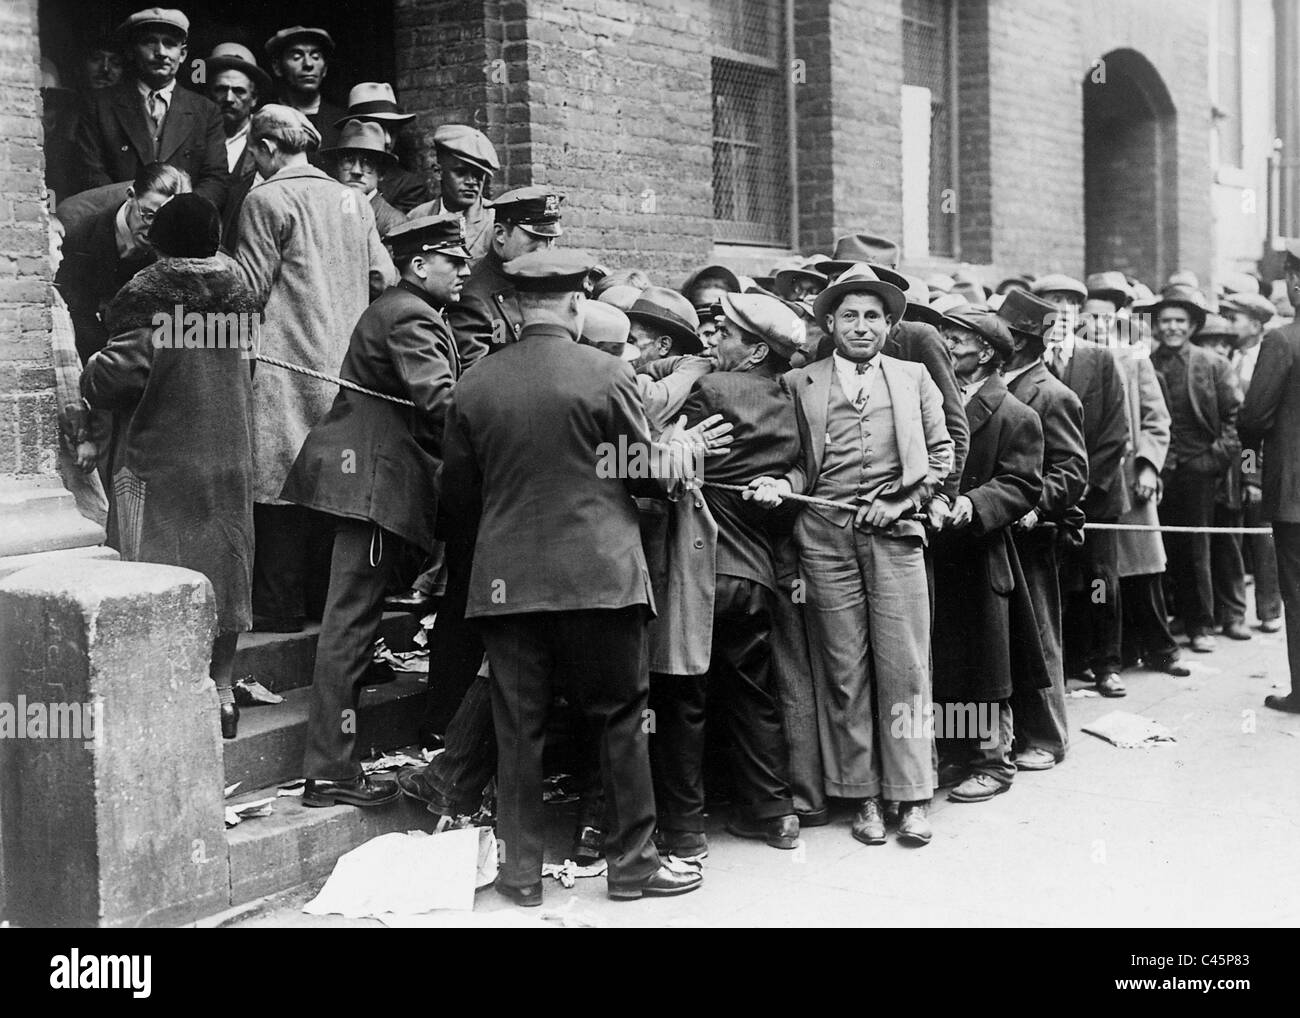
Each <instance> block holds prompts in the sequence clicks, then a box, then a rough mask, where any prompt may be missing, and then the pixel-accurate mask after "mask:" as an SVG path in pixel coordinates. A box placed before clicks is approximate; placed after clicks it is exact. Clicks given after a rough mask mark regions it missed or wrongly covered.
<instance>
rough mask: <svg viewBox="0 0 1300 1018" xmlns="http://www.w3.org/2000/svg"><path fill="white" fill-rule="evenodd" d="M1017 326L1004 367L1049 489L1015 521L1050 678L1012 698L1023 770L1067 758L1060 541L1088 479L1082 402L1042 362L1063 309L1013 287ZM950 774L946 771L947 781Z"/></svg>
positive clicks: (1004, 308) (1011, 318) (1071, 535)
mask: <svg viewBox="0 0 1300 1018" xmlns="http://www.w3.org/2000/svg"><path fill="white" fill-rule="evenodd" d="M997 314H998V317H999V318H1001V319H1002V320H1003V321H1004V322H1005V323H1006V325H1007V328H1008V329H1010V331H1011V339H1012V343H1013V350H1012V355H1011V358H1010V359H1009V360H1008V362H1007V365H1006V367H1005V368H1004V369H1003V373H1002V378H1003V381H1004V382H1005V383H1006V386H1007V390H1008V391H1009V392H1010V393H1011V395H1013V396H1015V397H1016V399H1018V400H1020V402H1022V403H1024V404H1025V405H1026V406H1027V407H1029V409H1031V410H1033V411H1034V413H1036V414H1038V419H1039V422H1040V423H1041V425H1042V429H1043V470H1042V477H1043V489H1042V493H1041V494H1040V495H1039V498H1038V504H1037V505H1036V506H1034V508H1033V509H1031V510H1030V511H1029V512H1027V513H1025V515H1024V516H1022V517H1021V518H1020V519H1019V520H1017V521H1016V522H1015V524H1014V540H1015V545H1016V553H1017V554H1018V555H1019V557H1020V566H1021V569H1022V570H1023V572H1024V575H1025V582H1026V584H1027V585H1028V587H1029V589H1030V591H1031V592H1032V593H1033V602H1034V618H1035V621H1036V622H1037V624H1038V637H1039V641H1038V642H1039V646H1040V648H1041V650H1042V654H1043V667H1044V669H1045V670H1046V672H1047V676H1048V678H1049V679H1050V680H1051V685H1050V686H1049V687H1048V688H1046V689H1042V690H1037V691H1035V692H1030V693H1024V694H1022V693H1020V692H1019V691H1015V693H1014V695H1013V697H1012V709H1013V710H1014V712H1015V713H1014V719H1013V720H1014V723H1015V733H1016V746H1017V749H1018V750H1019V752H1018V754H1017V757H1016V767H1017V769H1019V770H1047V769H1049V768H1051V767H1054V766H1055V765H1056V764H1058V763H1060V761H1062V760H1064V759H1065V754H1066V750H1067V749H1068V748H1069V725H1068V723H1067V721H1066V717H1065V666H1064V661H1063V659H1062V651H1061V626H1062V613H1061V582H1060V573H1059V569H1060V567H1059V564H1058V563H1059V547H1060V545H1061V544H1063V543H1065V542H1067V541H1075V542H1077V541H1079V540H1081V539H1082V534H1081V533H1080V531H1081V529H1082V527H1083V522H1084V519H1083V513H1082V511H1081V510H1080V509H1079V502H1080V500H1081V499H1082V498H1083V491H1084V488H1085V487H1086V486H1087V484H1088V453H1087V450H1086V448H1085V447H1084V441H1083V405H1082V404H1081V403H1080V402H1079V397H1078V396H1076V395H1075V394H1074V393H1073V392H1072V391H1071V390H1070V389H1069V387H1068V386H1066V385H1065V383H1063V382H1062V381H1061V380H1060V379H1058V378H1057V377H1056V376H1055V375H1053V374H1052V373H1051V372H1050V371H1048V370H1047V367H1046V366H1045V365H1044V364H1043V337H1044V336H1045V335H1046V334H1047V333H1048V332H1049V331H1050V330H1051V328H1052V325H1053V323H1054V322H1055V321H1056V308H1055V306H1054V305H1052V304H1049V303H1047V301H1044V300H1040V299H1039V298H1037V297H1035V296H1034V295H1033V294H1031V293H1030V292H1029V291H1028V290H1024V289H1019V288H1016V289H1011V290H1008V291H1007V293H1006V299H1005V300H1004V301H1003V302H1002V304H1001V305H1000V306H999V307H998V311H997ZM942 781H943V778H942V777H941V782H942Z"/></svg>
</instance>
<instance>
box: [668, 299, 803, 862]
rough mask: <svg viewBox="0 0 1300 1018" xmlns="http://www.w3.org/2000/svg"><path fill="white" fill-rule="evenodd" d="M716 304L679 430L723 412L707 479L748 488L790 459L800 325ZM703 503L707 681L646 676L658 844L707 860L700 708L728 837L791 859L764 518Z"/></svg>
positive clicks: (749, 305)
mask: <svg viewBox="0 0 1300 1018" xmlns="http://www.w3.org/2000/svg"><path fill="white" fill-rule="evenodd" d="M682 299H683V301H684V298H682ZM720 303H721V305H722V310H723V315H724V316H725V322H724V325H723V334H722V335H721V336H720V337H719V339H718V344H717V347H716V349H715V351H714V359H715V362H716V367H717V370H715V371H714V372H713V373H711V374H709V375H707V376H705V377H703V378H701V379H700V380H699V381H698V382H696V384H695V388H694V390H693V391H692V392H691V395H690V397H689V398H688V399H687V401H686V404H685V406H684V407H683V408H682V413H683V414H684V415H685V416H686V420H687V422H688V423H697V422H700V421H703V420H705V419H707V418H709V417H711V416H712V415H714V414H721V415H722V416H723V418H724V419H725V420H727V421H730V422H731V423H732V424H733V426H734V427H735V429H736V430H735V434H737V435H741V436H743V437H742V438H741V440H739V441H735V442H733V443H732V445H731V447H730V448H729V449H728V451H727V454H726V455H725V456H724V457H722V458H721V459H720V460H718V462H717V464H716V465H714V466H711V467H710V468H709V479H710V480H711V481H716V482H719V483H722V484H740V485H745V484H747V483H748V482H749V480H750V478H752V477H756V476H762V475H767V476H775V477H779V476H783V475H784V474H786V473H787V472H789V471H790V470H791V469H793V467H794V465H795V461H796V460H797V459H798V458H799V431H798V424H797V422H796V419H795V409H794V399H793V397H792V396H791V395H790V391H789V389H788V388H787V387H786V385H785V383H784V382H783V381H782V375H784V374H785V372H786V371H788V370H789V368H790V356H791V355H792V354H793V353H794V351H795V349H796V346H795V338H796V334H797V332H798V319H797V317H796V316H795V314H794V313H793V312H792V311H790V310H789V308H787V307H786V306H785V305H784V304H782V303H781V302H780V301H779V300H776V299H775V298H773V297H766V296H763V295H761V294H744V295H742V294H724V295H723V296H722V300H721V301H720ZM703 496H704V500H705V502H706V503H707V504H708V508H709V511H710V513H711V515H712V517H713V519H714V520H715V521H716V523H717V553H716V564H715V567H714V569H715V574H716V579H715V588H714V598H713V640H712V653H711V660H710V661H709V667H708V672H707V674H700V675H652V677H651V707H652V709H653V710H654V712H655V719H656V729H655V737H654V739H652V740H651V761H652V763H653V765H654V768H653V769H654V775H655V801H656V803H657V805H658V812H659V829H660V834H661V838H662V839H663V843H664V844H665V846H666V847H667V848H668V850H669V851H670V852H672V853H673V854H674V855H677V856H679V857H689V856H696V857H698V856H700V855H701V854H702V852H703V851H704V850H705V845H704V843H703V839H704V783H703V772H704V728H705V704H706V700H707V703H708V706H709V711H710V713H711V714H712V716H713V717H714V718H715V720H717V721H720V722H721V723H722V724H724V725H725V726H726V728H727V731H728V732H729V733H730V742H731V747H732V753H731V763H732V772H733V778H734V789H733V791H734V794H733V799H734V801H735V803H736V809H735V810H734V812H733V814H732V818H731V822H730V823H729V824H728V830H730V831H731V832H732V833H733V834H736V835H739V836H740V837H743V838H755V839H758V840H762V841H766V843H767V844H768V845H770V846H772V847H773V848H782V849H792V848H795V847H796V845H797V844H798V840H799V821H798V819H797V818H796V817H795V811H794V804H793V801H792V799H791V794H790V789H789V779H788V761H787V752H786V744H785V736H784V734H783V732H782V729H781V714H780V711H779V708H778V706H777V698H776V687H775V683H774V681H773V678H772V674H771V637H772V604H771V602H772V600H773V599H774V598H775V597H777V596H778V594H777V586H776V574H775V569H774V567H773V557H772V538H771V535H770V533H769V532H768V523H769V521H768V519H767V517H768V516H769V515H770V511H769V510H766V509H763V508H760V507H758V506H756V505H755V503H754V502H753V501H752V500H750V499H746V498H744V497H742V495H741V494H740V493H738V492H727V491H720V490H719V489H717V488H711V487H706V488H704V489H703ZM706 689H707V696H706Z"/></svg>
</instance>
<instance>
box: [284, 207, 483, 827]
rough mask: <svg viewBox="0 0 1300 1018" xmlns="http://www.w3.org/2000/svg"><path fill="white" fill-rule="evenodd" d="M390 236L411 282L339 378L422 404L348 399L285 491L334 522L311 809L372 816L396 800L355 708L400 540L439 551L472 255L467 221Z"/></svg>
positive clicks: (355, 334) (315, 436)
mask: <svg viewBox="0 0 1300 1018" xmlns="http://www.w3.org/2000/svg"><path fill="white" fill-rule="evenodd" d="M390 237H391V241H390V243H391V244H392V249H393V257H394V260H395V262H396V263H397V264H398V265H400V266H401V273H402V278H401V280H400V282H398V284H397V285H396V286H394V287H391V288H390V289H388V290H386V291H384V293H383V294H381V295H380V297H379V299H378V300H376V301H375V302H374V303H373V304H371V305H370V306H369V307H368V308H366V310H365V312H364V313H363V314H362V315H361V318H360V319H359V320H358V321H357V324H356V328H355V329H353V330H352V336H351V339H350V340H349V341H348V351H347V355H346V357H345V358H344V360H343V366H342V367H341V368H340V369H339V376H340V377H341V378H344V379H346V380H348V381H350V382H355V383H356V384H358V385H361V386H364V387H365V388H367V389H372V390H374V391H376V392H382V393H386V394H387V395H390V396H395V397H398V398H399V399H404V400H410V401H411V402H413V403H414V404H415V406H414V407H406V406H401V405H399V404H397V403H393V402H390V401H388V400H384V399H381V398H379V397H378V396H372V395H369V394H367V393H361V392H356V391H354V390H352V389H348V388H340V389H339V393H338V396H337V397H336V398H335V400H334V405H333V406H332V407H331V408H330V410H329V412H328V413H327V414H326V415H325V416H324V417H323V418H322V419H321V420H320V422H319V423H317V424H316V426H315V427H313V428H312V430H311V433H310V434H309V435H308V436H307V440H306V441H305V442H304V443H303V446H302V451H301V452H300V453H299V454H298V458H297V460H296V461H295V462H294V465H293V469H292V470H291V471H290V472H289V476H288V479H287V480H286V481H285V485H284V490H283V491H282V492H281V493H280V496H281V498H283V499H285V500H286V501H288V502H293V503H294V504H296V505H301V506H306V507H308V508H310V509H314V510H316V511H318V512H322V513H328V514H329V515H330V516H331V517H332V518H333V523H334V551H333V557H332V560H331V563H330V584H329V595H328V597H327V599H326V603H325V614H324V617H323V618H322V619H321V632H320V640H319V642H318V643H317V646H316V666H315V670H314V671H313V673H312V689H311V695H312V700H311V714H310V716H309V718H308V722H307V749H306V753H305V755H304V757H303V769H302V773H303V776H304V777H305V778H306V779H307V787H306V790H305V791H304V792H303V804H304V805H306V806H330V805H334V804H335V803H348V804H351V805H355V806H373V805H376V804H378V803H382V802H387V801H389V800H391V799H393V798H395V797H396V796H397V795H398V794H399V793H398V789H397V786H396V785H395V784H394V783H393V782H391V781H372V780H370V779H369V778H367V776H365V775H364V774H363V773H362V771H361V765H360V764H359V763H358V762H357V753H356V749H357V746H356V731H357V727H356V723H355V721H356V711H357V702H358V699H359V697H360V693H361V685H362V683H363V681H364V680H365V677H366V672H367V669H368V667H369V665H370V658H371V653H372V650H371V648H372V647H373V645H374V642H375V637H376V635H377V634H378V632H379V622H380V619H381V617H382V615H383V598H384V590H385V587H386V586H387V583H388V579H389V575H390V573H391V570H392V567H393V563H394V561H395V560H396V558H397V554H398V551H399V550H400V549H399V542H401V541H407V542H409V543H410V544H413V545H415V546H416V547H418V548H420V549H422V550H423V551H425V552H428V551H429V550H430V549H431V548H432V545H433V527H434V520H435V519H436V517H437V511H438V483H437V475H438V469H439V467H440V466H441V462H442V432H443V425H444V423H445V420H446V415H447V407H448V406H449V405H450V403H451V392H452V386H453V385H454V384H455V383H456V379H457V378H458V377H459V375H460V362H459V360H458V357H457V353H456V341H455V338H454V337H453V336H452V334H451V329H450V328H449V327H448V326H447V323H446V321H445V320H444V319H443V317H442V310H443V308H445V307H446V306H447V305H448V304H450V303H453V302H454V301H456V300H457V299H458V298H459V296H460V289H461V286H462V285H463V280H464V278H465V277H466V276H468V275H469V252H468V251H467V250H465V247H464V234H463V233H462V230H461V221H460V218H459V217H458V216H442V217H430V218H428V219H417V220H412V221H411V222H409V223H407V224H406V225H404V226H402V227H400V228H399V229H398V230H395V231H394V232H393V233H392V234H390Z"/></svg>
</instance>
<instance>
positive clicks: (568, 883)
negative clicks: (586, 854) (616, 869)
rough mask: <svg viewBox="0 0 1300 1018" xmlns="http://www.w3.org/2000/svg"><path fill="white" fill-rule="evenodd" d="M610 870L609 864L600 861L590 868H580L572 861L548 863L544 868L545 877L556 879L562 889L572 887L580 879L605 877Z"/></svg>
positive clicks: (543, 874) (602, 860)
mask: <svg viewBox="0 0 1300 1018" xmlns="http://www.w3.org/2000/svg"><path fill="white" fill-rule="evenodd" d="M608 869H609V863H608V862H606V861H605V860H604V859H599V860H597V861H596V862H594V863H592V864H591V865H590V866H579V865H578V864H577V863H576V862H574V861H573V860H572V859H565V860H564V862H562V863H555V862H548V863H545V864H544V865H543V866H542V876H543V877H554V878H555V879H556V880H558V881H559V882H560V886H561V887H572V886H573V885H574V884H576V883H577V882H578V878H579V877H603V876H604V875H605V873H606V871H607V870H608Z"/></svg>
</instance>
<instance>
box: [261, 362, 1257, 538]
mask: <svg viewBox="0 0 1300 1018" xmlns="http://www.w3.org/2000/svg"><path fill="white" fill-rule="evenodd" d="M255 356H256V359H257V360H259V361H261V362H262V363H263V364H270V365H271V366H272V367H276V368H283V369H284V370H286V371H296V372H297V373H298V374H300V375H306V376H308V377H309V378H318V379H320V380H321V381H322V382H331V383H333V384H334V385H340V386H342V387H343V388H345V389H351V390H353V391H354V392H360V393H362V394H364V395H366V396H374V397H376V398H377V399H386V400H388V402H390V403H396V404H398V405H399V406H409V407H413V406H415V404H414V403H413V402H411V401H410V400H409V399H402V398H401V397H400V396H390V395H389V394H388V393H386V392H376V391H375V390H374V389H367V388H366V387H365V386H364V385H358V384H357V383H356V382H349V381H348V380H347V379H346V378H338V377H336V376H334V375H327V374H325V372H323V371H315V370H313V369H311V368H305V367H303V366H302V365H301V364H290V363H289V362H288V361H282V360H280V358H278V357H271V356H269V355H267V354H256V355H255ZM704 484H705V485H706V486H707V487H710V488H717V489H718V490H719V491H734V492H743V491H748V490H749V489H748V487H747V486H745V485H743V484H723V483H721V482H719V481H705V482H704ZM781 498H782V499H783V500H785V501H789V502H800V503H802V504H804V505H815V506H821V507H822V508H823V509H844V510H846V511H848V512H857V511H858V509H860V508H861V506H860V505H858V504H857V503H854V502H836V501H833V500H832V499H829V498H816V497H815V496H813V495H796V494H794V493H793V492H791V493H790V494H788V495H786V494H782V495H781ZM1083 529H1084V530H1130V531H1137V532H1140V533H1157V534H1272V533H1273V529H1272V528H1271V527H1175V526H1152V525H1150V524H1143V523H1085V524H1084V525H1083Z"/></svg>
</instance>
